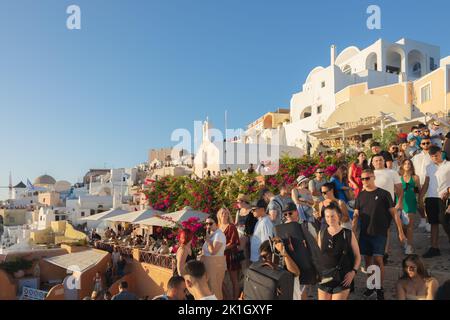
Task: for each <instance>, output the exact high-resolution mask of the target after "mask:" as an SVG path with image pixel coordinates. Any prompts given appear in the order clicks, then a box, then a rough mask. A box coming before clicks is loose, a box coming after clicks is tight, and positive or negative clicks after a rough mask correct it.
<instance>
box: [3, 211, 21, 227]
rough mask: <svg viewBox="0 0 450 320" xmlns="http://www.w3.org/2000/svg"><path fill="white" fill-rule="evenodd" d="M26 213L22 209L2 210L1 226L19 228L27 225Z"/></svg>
mask: <svg viewBox="0 0 450 320" xmlns="http://www.w3.org/2000/svg"><path fill="white" fill-rule="evenodd" d="M26 213H27V211H26V210H24V209H2V210H0V216H2V217H3V225H5V226H7V227H8V226H20V225H23V224H26V223H27V219H26Z"/></svg>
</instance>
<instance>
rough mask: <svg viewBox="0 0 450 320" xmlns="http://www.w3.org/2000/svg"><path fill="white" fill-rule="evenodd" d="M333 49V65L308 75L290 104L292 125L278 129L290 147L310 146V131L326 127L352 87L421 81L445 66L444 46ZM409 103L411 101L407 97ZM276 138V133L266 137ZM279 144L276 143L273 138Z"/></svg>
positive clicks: (379, 44)
mask: <svg viewBox="0 0 450 320" xmlns="http://www.w3.org/2000/svg"><path fill="white" fill-rule="evenodd" d="M336 50H337V49H336V47H335V46H334V45H333V46H331V48H330V61H329V64H328V65H326V66H317V67H315V68H313V69H312V70H311V72H310V73H309V74H308V76H307V78H306V81H305V82H304V84H303V85H302V88H301V90H300V91H299V92H297V93H295V94H293V96H292V98H291V101H290V121H289V122H285V123H283V124H282V126H281V127H280V128H278V129H277V130H271V131H273V134H275V133H276V134H278V135H279V136H280V137H281V141H286V144H287V145H289V146H298V147H301V148H304V147H305V145H306V142H307V141H306V139H307V138H306V137H307V132H310V131H314V130H317V129H320V128H321V126H322V125H323V124H324V123H325V122H326V121H327V119H328V118H329V117H330V115H331V114H332V113H333V112H334V111H335V110H336V109H337V108H339V105H337V103H336V94H338V93H339V92H340V91H342V90H343V89H345V88H348V87H350V86H352V85H357V84H361V83H367V89H368V90H370V89H373V88H378V87H383V86H389V85H394V84H398V83H406V82H409V81H415V80H417V79H420V78H421V77H423V76H425V75H427V74H429V73H431V72H433V71H435V70H436V69H438V68H439V65H438V64H439V61H440V59H441V54H440V48H439V47H438V46H435V45H431V44H427V43H424V42H419V41H414V40H410V39H400V40H399V41H397V42H394V43H392V42H389V41H386V40H383V39H379V40H377V41H376V42H375V43H373V44H372V45H370V46H368V47H367V48H364V49H359V48H358V47H355V46H350V47H348V48H345V49H344V50H343V51H342V52H341V53H339V54H337V51H336ZM405 100H406V97H405ZM265 136H266V140H267V141H268V140H270V139H271V136H272V134H271V133H270V132H267V133H266V134H265ZM272 140H273V139H272Z"/></svg>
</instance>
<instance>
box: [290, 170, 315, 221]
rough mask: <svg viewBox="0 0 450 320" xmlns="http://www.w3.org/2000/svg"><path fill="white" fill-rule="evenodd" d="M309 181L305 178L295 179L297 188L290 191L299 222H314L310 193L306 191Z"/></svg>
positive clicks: (312, 202)
mask: <svg viewBox="0 0 450 320" xmlns="http://www.w3.org/2000/svg"><path fill="white" fill-rule="evenodd" d="M308 182H309V179H308V178H307V177H305V176H299V177H298V178H297V188H294V189H292V201H294V203H295V204H296V205H297V207H298V210H299V213H300V218H301V219H300V220H301V221H302V222H303V221H308V222H313V221H314V212H313V211H314V210H313V206H314V200H313V197H312V194H311V191H309V189H308Z"/></svg>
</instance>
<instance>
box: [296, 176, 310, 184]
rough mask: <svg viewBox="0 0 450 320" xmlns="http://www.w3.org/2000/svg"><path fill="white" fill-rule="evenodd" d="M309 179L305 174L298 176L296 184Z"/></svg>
mask: <svg viewBox="0 0 450 320" xmlns="http://www.w3.org/2000/svg"><path fill="white" fill-rule="evenodd" d="M306 181H309V179H308V178H307V177H305V176H299V177H298V178H297V184H302V183H303V182H306Z"/></svg>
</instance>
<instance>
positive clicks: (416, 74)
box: [408, 50, 426, 79]
mask: <svg viewBox="0 0 450 320" xmlns="http://www.w3.org/2000/svg"><path fill="white" fill-rule="evenodd" d="M425 68H426V62H425V57H424V55H423V54H422V52H420V51H419V50H411V51H410V52H409V53H408V74H409V76H410V77H412V78H415V79H418V78H420V77H422V76H423V75H424V74H425V72H426V70H425Z"/></svg>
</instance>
